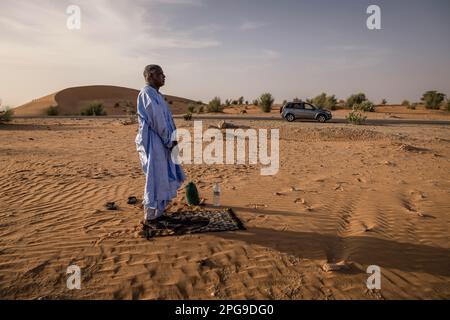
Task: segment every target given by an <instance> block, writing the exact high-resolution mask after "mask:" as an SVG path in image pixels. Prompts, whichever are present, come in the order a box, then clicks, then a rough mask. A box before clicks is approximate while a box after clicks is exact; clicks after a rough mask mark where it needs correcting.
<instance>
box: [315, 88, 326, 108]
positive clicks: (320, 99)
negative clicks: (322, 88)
mask: <svg viewBox="0 0 450 320" xmlns="http://www.w3.org/2000/svg"><path fill="white" fill-rule="evenodd" d="M326 100H327V94H326V93H325V92H322V93H321V94H319V95H318V96H316V97H314V98H313V99H312V104H313V105H315V106H317V107H324V108H325V101H326Z"/></svg>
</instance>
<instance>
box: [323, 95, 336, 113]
mask: <svg viewBox="0 0 450 320" xmlns="http://www.w3.org/2000/svg"><path fill="white" fill-rule="evenodd" d="M336 106H337V99H336V96H335V95H334V94H333V95H331V96H327V98H326V99H325V108H327V109H330V110H336Z"/></svg>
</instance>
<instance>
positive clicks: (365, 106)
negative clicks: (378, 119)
mask: <svg viewBox="0 0 450 320" xmlns="http://www.w3.org/2000/svg"><path fill="white" fill-rule="evenodd" d="M353 110H356V111H364V112H375V105H374V104H373V103H372V102H370V101H369V100H366V101H363V102H361V103H356V104H354V105H353Z"/></svg>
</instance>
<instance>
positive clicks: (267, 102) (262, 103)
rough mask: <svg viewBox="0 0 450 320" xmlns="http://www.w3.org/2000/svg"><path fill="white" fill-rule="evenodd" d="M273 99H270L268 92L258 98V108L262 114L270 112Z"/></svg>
mask: <svg viewBox="0 0 450 320" xmlns="http://www.w3.org/2000/svg"><path fill="white" fill-rule="evenodd" d="M274 100H275V99H274V98H273V97H272V95H271V94H270V93H269V92H266V93H263V94H262V95H261V96H260V97H259V101H258V104H259V107H260V108H261V110H262V111H263V112H270V111H271V110H272V105H273V102H274Z"/></svg>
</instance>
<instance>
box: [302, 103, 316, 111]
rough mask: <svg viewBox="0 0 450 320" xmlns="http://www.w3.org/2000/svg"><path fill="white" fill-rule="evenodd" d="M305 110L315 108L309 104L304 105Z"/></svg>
mask: <svg viewBox="0 0 450 320" xmlns="http://www.w3.org/2000/svg"><path fill="white" fill-rule="evenodd" d="M305 109H306V110H316V108H315V107H314V106H312V105H310V104H308V103H307V104H305Z"/></svg>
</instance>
